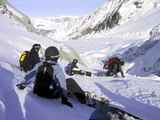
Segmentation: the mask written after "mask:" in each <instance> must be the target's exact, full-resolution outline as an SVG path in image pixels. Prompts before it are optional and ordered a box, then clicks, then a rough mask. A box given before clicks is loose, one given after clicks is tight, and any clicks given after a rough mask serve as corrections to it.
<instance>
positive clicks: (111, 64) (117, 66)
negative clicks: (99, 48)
mask: <svg viewBox="0 0 160 120" xmlns="http://www.w3.org/2000/svg"><path fill="white" fill-rule="evenodd" d="M123 65H124V61H122V60H121V59H120V58H118V57H112V58H110V59H109V60H108V61H107V62H106V63H105V64H104V66H103V68H104V69H108V71H107V74H106V75H107V76H113V75H115V76H116V77H117V76H118V75H117V74H118V73H119V72H120V73H121V76H122V77H125V76H124V72H123V70H122V66H123Z"/></svg>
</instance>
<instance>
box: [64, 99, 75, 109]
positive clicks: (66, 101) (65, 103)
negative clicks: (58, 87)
mask: <svg viewBox="0 0 160 120" xmlns="http://www.w3.org/2000/svg"><path fill="white" fill-rule="evenodd" d="M62 104H64V105H67V106H69V107H71V108H73V105H72V103H71V102H69V101H68V99H67V98H66V97H62Z"/></svg>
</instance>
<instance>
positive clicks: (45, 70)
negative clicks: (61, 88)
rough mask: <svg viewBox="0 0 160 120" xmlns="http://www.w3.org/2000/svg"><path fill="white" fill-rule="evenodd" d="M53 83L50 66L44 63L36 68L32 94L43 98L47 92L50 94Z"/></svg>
mask: <svg viewBox="0 0 160 120" xmlns="http://www.w3.org/2000/svg"><path fill="white" fill-rule="evenodd" d="M53 83H54V81H53V68H52V64H51V63H47V62H44V63H43V64H42V65H41V66H39V68H38V72H37V75H36V80H35V84H34V88H33V92H34V93H35V94H37V95H39V96H45V95H46V94H47V93H48V92H50V89H51V87H52V89H54V88H55V86H54V84H53ZM55 85H56V84H55Z"/></svg>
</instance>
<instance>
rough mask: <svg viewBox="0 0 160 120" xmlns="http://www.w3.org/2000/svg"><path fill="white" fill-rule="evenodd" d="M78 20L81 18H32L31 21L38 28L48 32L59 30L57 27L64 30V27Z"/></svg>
mask: <svg viewBox="0 0 160 120" xmlns="http://www.w3.org/2000/svg"><path fill="white" fill-rule="evenodd" d="M78 19H79V17H76V16H61V17H31V20H32V22H33V24H34V26H35V27H36V28H38V29H46V30H53V29H58V28H57V26H60V27H63V28H64V25H66V24H68V25H69V24H71V23H74V22H76V21H77V20H78Z"/></svg>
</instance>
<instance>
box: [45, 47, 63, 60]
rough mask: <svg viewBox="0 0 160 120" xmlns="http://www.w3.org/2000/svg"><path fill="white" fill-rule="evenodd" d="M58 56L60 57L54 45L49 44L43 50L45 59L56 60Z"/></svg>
mask: <svg viewBox="0 0 160 120" xmlns="http://www.w3.org/2000/svg"><path fill="white" fill-rule="evenodd" d="M59 57H60V54H59V50H58V49H57V48H56V47H54V46H51V47H48V48H47V49H46V51H45V58H46V60H51V61H55V62H57V61H58V59H59Z"/></svg>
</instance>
